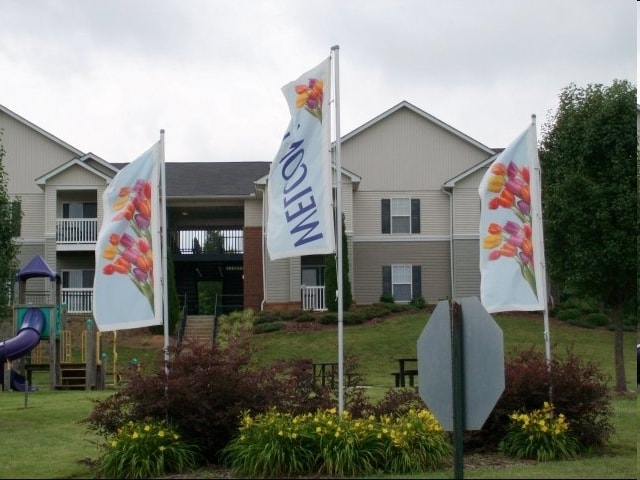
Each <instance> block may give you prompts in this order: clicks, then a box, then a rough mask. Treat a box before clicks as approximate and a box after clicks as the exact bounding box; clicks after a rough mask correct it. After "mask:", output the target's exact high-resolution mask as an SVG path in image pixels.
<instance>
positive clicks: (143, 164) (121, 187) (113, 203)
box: [93, 142, 162, 331]
mask: <svg viewBox="0 0 640 480" xmlns="http://www.w3.org/2000/svg"><path fill="white" fill-rule="evenodd" d="M160 148H161V144H160V142H158V143H157V144H156V145H154V146H153V147H151V148H150V149H149V150H147V151H146V152H145V153H143V154H142V155H141V156H140V157H138V158H137V159H136V160H134V161H133V162H131V163H130V164H129V165H127V166H126V167H124V168H123V169H122V170H120V171H119V172H118V174H117V175H116V176H115V178H114V179H113V180H112V182H111V184H110V185H109V186H108V187H107V189H106V190H105V192H104V194H103V208H104V217H103V220H102V228H101V229H100V234H99V235H98V241H97V244H96V271H95V278H94V285H93V295H94V298H93V313H94V317H95V320H96V325H97V326H98V328H99V330H101V331H112V330H124V329H130V328H140V327H146V326H151V325H160V324H162V288H161V285H160V283H161V282H160V273H161V272H160V271H161V260H162V259H161V257H160V254H161V240H160V229H159V225H160V222H159V218H160V212H159V210H160V203H159V197H158V192H159V188H158V185H159V184H158V182H159V177H160V159H161V152H160Z"/></svg>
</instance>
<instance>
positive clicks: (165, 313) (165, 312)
mask: <svg viewBox="0 0 640 480" xmlns="http://www.w3.org/2000/svg"><path fill="white" fill-rule="evenodd" d="M160 190H161V194H160V214H161V220H160V232H161V243H162V245H161V248H162V265H161V266H160V268H161V269H162V270H161V271H160V278H161V279H162V324H163V325H164V347H163V351H164V370H165V374H166V376H167V378H168V377H169V293H168V291H169V288H168V280H167V205H166V198H167V181H166V174H165V166H164V129H162V130H160Z"/></svg>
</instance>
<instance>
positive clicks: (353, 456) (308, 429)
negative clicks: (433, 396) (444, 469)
mask: <svg viewBox="0 0 640 480" xmlns="http://www.w3.org/2000/svg"><path fill="white" fill-rule="evenodd" d="M450 455H451V446H450V444H449V443H448V440H447V436H446V434H445V433H444V432H443V430H442V427H440V425H439V424H438V422H437V420H436V419H435V417H433V415H432V414H431V413H429V412H428V411H427V410H424V409H421V410H418V411H416V410H410V411H408V412H407V413H406V414H403V415H386V416H381V417H379V418H376V417H374V416H367V417H356V416H353V415H351V414H350V413H349V412H347V411H345V412H343V414H342V415H340V414H338V413H337V412H336V409H335V408H332V409H319V410H316V411H315V412H313V411H312V412H311V413H303V414H299V415H295V416H294V415H291V414H289V413H281V412H279V411H278V410H276V409H272V410H269V411H268V412H267V413H264V414H260V415H256V416H251V415H250V414H249V413H248V412H245V413H244V415H243V417H242V422H241V426H240V431H239V434H238V435H236V437H235V438H234V439H233V440H232V441H231V442H230V443H229V445H228V446H227V447H226V448H225V450H224V455H223V457H224V461H225V463H226V464H227V465H228V466H230V467H231V468H232V469H233V470H234V473H235V474H238V475H241V476H243V477H263V478H269V477H270V478H273V477H277V478H284V477H290V476H301V475H309V474H318V473H320V474H322V475H329V476H331V478H344V477H356V478H360V477H363V476H369V475H373V474H374V473H378V472H384V473H391V474H407V473H417V472H422V471H424V470H428V469H434V468H437V467H439V466H441V465H442V463H443V462H444V461H445V460H446V459H448V458H449V457H450Z"/></svg>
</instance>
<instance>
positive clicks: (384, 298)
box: [380, 293, 395, 304]
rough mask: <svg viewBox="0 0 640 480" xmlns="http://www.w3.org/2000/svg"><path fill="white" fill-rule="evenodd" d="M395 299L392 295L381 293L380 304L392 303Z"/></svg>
mask: <svg viewBox="0 0 640 480" xmlns="http://www.w3.org/2000/svg"><path fill="white" fill-rule="evenodd" d="M394 302H395V299H394V298H393V294H391V293H383V294H382V295H380V303H387V304H388V303H394Z"/></svg>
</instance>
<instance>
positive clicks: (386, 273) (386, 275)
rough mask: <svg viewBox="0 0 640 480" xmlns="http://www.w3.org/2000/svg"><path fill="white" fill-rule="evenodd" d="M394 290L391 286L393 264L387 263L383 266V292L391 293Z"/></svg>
mask: <svg viewBox="0 0 640 480" xmlns="http://www.w3.org/2000/svg"><path fill="white" fill-rule="evenodd" d="M392 290H393V289H392V286H391V266H389V265H386V266H383V267H382V294H383V295H385V294H389V295H391V293H392Z"/></svg>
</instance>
